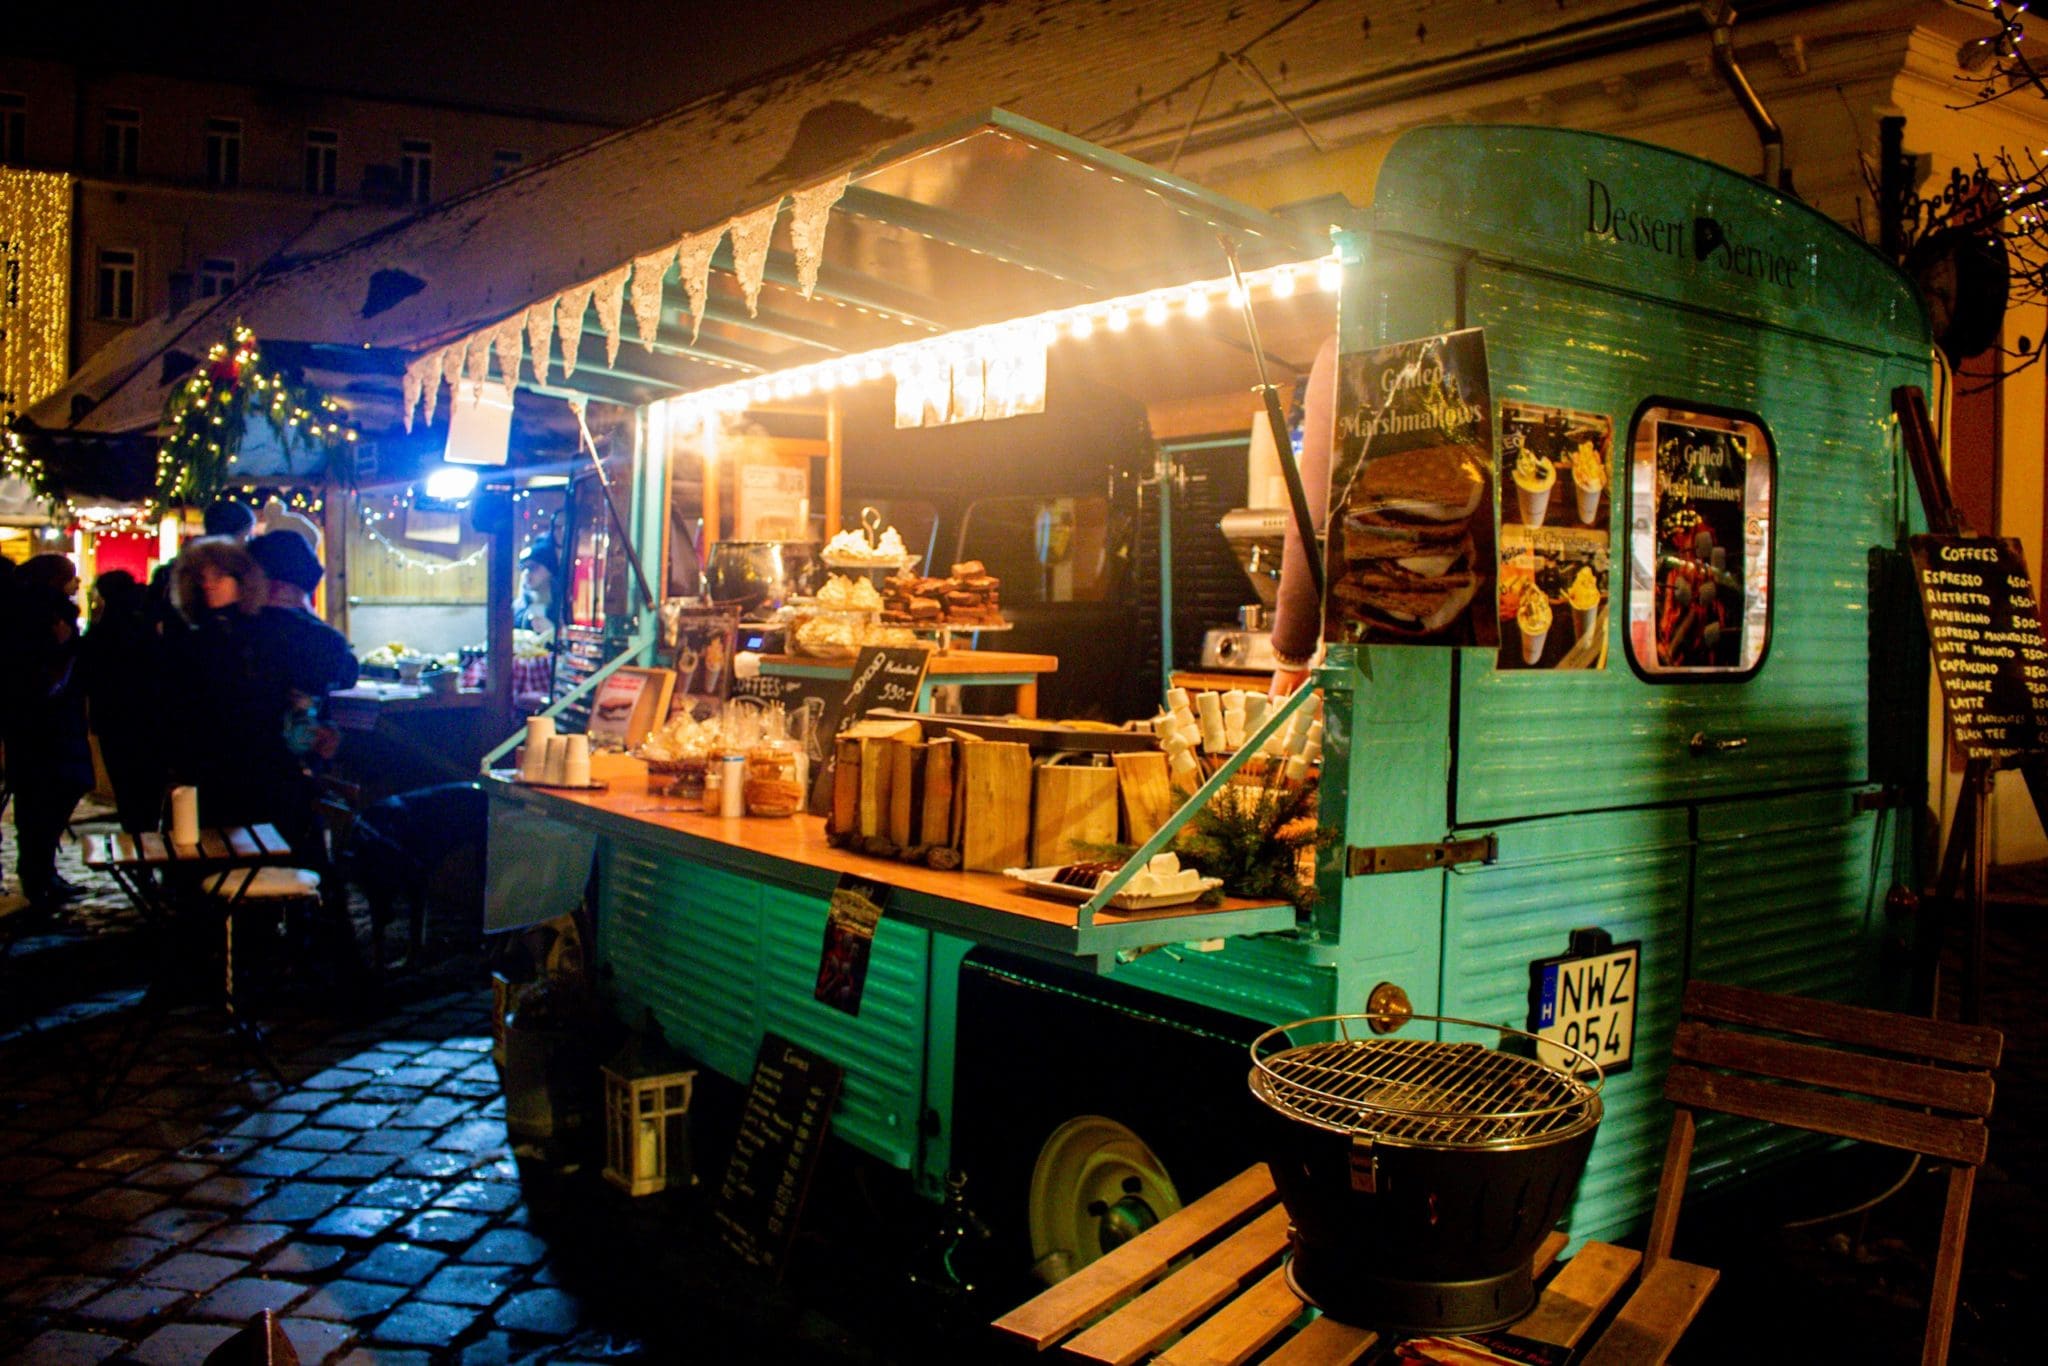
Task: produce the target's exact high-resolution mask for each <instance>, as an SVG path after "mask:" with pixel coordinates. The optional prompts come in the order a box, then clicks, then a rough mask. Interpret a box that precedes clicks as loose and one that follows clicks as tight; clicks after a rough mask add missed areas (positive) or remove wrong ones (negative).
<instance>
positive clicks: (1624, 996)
mask: <svg viewBox="0 0 2048 1366" xmlns="http://www.w3.org/2000/svg"><path fill="white" fill-rule="evenodd" d="M1642 965H1643V945H1642V941H1641V940H1636V941H1634V942H1632V943H1627V944H1616V943H1615V942H1614V941H1613V939H1612V937H1611V936H1609V935H1608V933H1607V931H1605V930H1601V929H1582V930H1573V931H1572V936H1571V947H1570V948H1569V949H1567V950H1566V951H1565V952H1564V953H1562V954H1559V955H1558V956H1557V957H1555V958H1539V959H1537V960H1536V961H1535V962H1533V963H1531V964H1529V1032H1530V1033H1532V1034H1534V1035H1536V1037H1537V1038H1538V1039H1539V1040H1540V1041H1541V1042H1539V1043H1538V1044H1537V1045H1536V1058H1537V1061H1539V1062H1542V1063H1545V1064H1547V1065H1549V1066H1551V1067H1557V1068H1562V1069H1565V1070H1571V1069H1572V1068H1574V1067H1577V1066H1579V1064H1578V1063H1577V1062H1576V1061H1575V1060H1574V1059H1573V1057H1572V1054H1571V1053H1570V1052H1569V1051H1567V1050H1569V1049H1577V1050H1578V1051H1579V1052H1581V1053H1583V1054H1585V1055H1586V1056H1587V1057H1589V1058H1591V1059H1592V1060H1593V1061H1594V1062H1596V1063H1598V1064H1600V1068H1601V1070H1602V1071H1603V1072H1605V1073H1606V1074H1608V1075H1610V1076H1611V1075H1613V1074H1614V1073H1616V1072H1626V1071H1627V1070H1628V1069H1629V1066H1630V1064H1631V1063H1632V1062H1633V1061H1634V1060H1635V1052H1636V1000H1637V997H1638V996H1640V994H1641V991H1640V987H1641V979H1642Z"/></svg>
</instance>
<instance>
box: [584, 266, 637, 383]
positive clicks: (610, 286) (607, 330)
mask: <svg viewBox="0 0 2048 1366" xmlns="http://www.w3.org/2000/svg"><path fill="white" fill-rule="evenodd" d="M632 273H633V266H632V263H631V262H628V263H627V264H625V265H623V266H620V267H619V268H618V269H617V270H613V271H607V272H605V273H604V274H603V275H600V276H598V277H597V292H596V294H594V295H593V296H592V298H591V302H593V303H595V304H596V305H597V321H598V325H599V326H600V327H602V328H604V363H605V364H606V365H607V366H613V365H617V364H618V363H619V317H620V315H621V314H622V313H624V311H625V308H626V277H627V276H628V275H630V274H632Z"/></svg>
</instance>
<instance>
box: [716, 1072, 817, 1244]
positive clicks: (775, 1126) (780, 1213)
mask: <svg viewBox="0 0 2048 1366" xmlns="http://www.w3.org/2000/svg"><path fill="white" fill-rule="evenodd" d="M841 1075H842V1073H841V1071H840V1068H839V1066H838V1064H836V1063H833V1062H830V1061H827V1060H826V1059H824V1058H821V1057H819V1056H818V1055H817V1054H815V1053H813V1052H811V1051H810V1050H809V1049H807V1048H802V1047H799V1046H798V1045H796V1044H793V1043H791V1042H790V1041H789V1040H788V1039H785V1038H783V1037H782V1036H781V1035H779V1034H768V1035H765V1036H764V1037H763V1038H762V1040H761V1050H760V1051H759V1052H758V1053H756V1054H755V1055H754V1079H753V1082H752V1084H750V1085H749V1086H748V1088H747V1100H746V1104H745V1106H744V1107H743V1108H742V1109H741V1111H740V1127H739V1133H738V1134H737V1135H736V1136H735V1137H734V1139H733V1145H732V1157H731V1158H730V1159H729V1160H728V1161H727V1162H726V1166H725V1179H724V1180H723V1181H721V1182H720V1183H719V1186H718V1203H717V1205H716V1207H715V1208H714V1209H713V1211H712V1217H713V1218H714V1219H715V1220H716V1221H717V1223H718V1230H719V1236H720V1237H721V1238H722V1239H723V1240H724V1241H725V1245H726V1246H727V1247H729V1248H731V1249H732V1250H733V1252H734V1253H736V1254H737V1255H738V1256H739V1258H740V1260H741V1261H744V1262H745V1263H747V1265H749V1266H757V1267H762V1268H764V1269H767V1270H771V1271H773V1272H775V1274H776V1275H778V1276H779V1275H781V1274H782V1267H783V1263H784V1262H785V1261H786V1260H787V1259H788V1256H789V1248H790V1244H791V1242H792V1241H794V1239H795V1238H796V1226H797V1219H798V1217H799V1216H800V1215H801V1214H802V1213H803V1206H804V1197H805V1196H807V1195H808V1194H809V1193H810V1188H811V1175H812V1173H813V1172H815V1171H816V1170H817V1167H818V1156H819V1154H820V1153H821V1152H822V1151H823V1149H824V1140H825V1130H826V1128H827V1126H828V1125H829V1124H830V1123H831V1120H832V1106H833V1104H834V1102H836V1101H837V1100H838V1098H839V1083H840V1078H841Z"/></svg>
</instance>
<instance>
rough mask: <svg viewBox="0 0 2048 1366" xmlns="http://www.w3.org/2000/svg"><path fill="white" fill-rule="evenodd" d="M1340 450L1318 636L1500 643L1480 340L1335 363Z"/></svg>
mask: <svg viewBox="0 0 2048 1366" xmlns="http://www.w3.org/2000/svg"><path fill="white" fill-rule="evenodd" d="M1333 455H1334V458H1333V459H1332V461H1331V468H1330V502H1329V508H1330V517H1329V535H1328V537H1327V540H1328V542H1329V545H1328V550H1327V552H1326V553H1327V555H1328V566H1329V576H1328V578H1329V596H1328V601H1326V602H1325V603H1324V605H1323V636H1324V639H1326V640H1329V641H1333V642H1340V643H1341V642H1367V643H1372V644H1396V645H1439V646H1441V645H1480V646H1485V647H1488V648H1491V647H1493V646H1495V645H1497V644H1499V641H1500V626H1499V621H1498V618H1497V617H1496V616H1495V613H1494V599H1493V586H1494V565H1495V553H1494V532H1493V469H1494V461H1493V407H1492V400H1491V397H1490V395H1489V392H1488V389H1487V378H1486V338H1485V334H1484V333H1483V332H1481V331H1480V330H1478V329H1476V328H1474V329H1470V330H1468V331H1464V332H1451V333H1447V334H1445V335H1443V336H1440V337H1427V338H1424V339H1422V340H1420V341H1410V342H1399V343H1396V344H1395V345H1392V346H1383V347H1379V348H1377V349H1375V350H1371V351H1364V352H1353V353H1350V354H1347V355H1343V356H1340V357H1338V363H1337V416H1336V442H1335V449H1334V453H1333Z"/></svg>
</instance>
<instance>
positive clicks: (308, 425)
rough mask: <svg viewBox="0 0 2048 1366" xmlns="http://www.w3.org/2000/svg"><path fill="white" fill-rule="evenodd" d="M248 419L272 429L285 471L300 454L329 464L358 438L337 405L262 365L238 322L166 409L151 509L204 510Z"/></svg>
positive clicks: (226, 474) (228, 471)
mask: <svg viewBox="0 0 2048 1366" xmlns="http://www.w3.org/2000/svg"><path fill="white" fill-rule="evenodd" d="M252 419H262V420H265V421H267V422H269V424H270V425H271V427H272V428H273V429H275V431H276V433H277V439H278V444H279V445H280V446H281V447H282V448H283V450H284V458H285V465H286V467H287V468H291V467H292V466H293V464H294V461H295V460H296V459H297V458H298V457H301V456H304V457H308V458H309V459H310V458H311V457H313V456H315V455H324V456H327V457H328V458H329V459H330V461H331V460H332V459H333V457H334V456H336V455H339V454H342V453H344V452H346V451H347V450H348V449H349V447H350V446H351V445H352V444H353V443H354V442H355V440H356V430H355V428H354V426H353V425H351V424H350V423H349V421H348V419H347V418H346V417H345V416H344V415H343V413H342V409H341V405H340V404H338V403H336V402H335V401H334V400H333V399H331V398H327V397H325V396H324V395H322V394H321V393H320V392H319V391H318V390H316V389H315V388H313V386H311V385H309V384H306V383H304V382H299V381H293V380H289V379H287V378H286V377H285V376H284V374H283V372H281V371H277V370H269V371H266V370H264V369H263V355H262V353H261V352H260V351H258V350H257V349H256V334H255V333H254V332H252V331H250V330H249V329H248V328H247V327H244V326H243V325H242V324H240V323H236V324H235V329H234V334H233V338H232V340H231V341H226V342H216V343H214V345H213V346H212V348H211V349H209V350H208V352H207V353H206V362H205V363H204V364H203V365H201V366H200V367H199V368H198V369H197V370H195V371H193V372H192V377H191V378H190V379H187V380H186V381H185V382H184V383H183V384H181V385H179V386H178V387H177V389H176V390H174V391H173V392H172V394H171V397H170V401H169V402H168V403H167V404H165V406H164V425H165V426H166V428H168V432H167V434H166V435H165V436H164V438H163V443H162V445H161V446H160V447H159V448H158V450H157V457H156V493H155V496H154V497H153V499H152V500H151V506H150V511H151V512H152V513H160V512H162V511H164V510H166V509H168V508H172V507H180V506H183V507H204V506H205V505H206V504H208V503H210V502H212V501H213V500H214V499H215V498H216V497H218V496H219V494H220V492H221V490H222V489H224V488H225V487H226V486H227V484H228V481H229V480H230V479H231V478H234V477H236V475H237V473H238V472H237V471H236V470H235V469H234V468H233V467H234V465H235V463H236V461H237V459H238V458H239V452H240V451H241V448H242V441H243V439H244V438H245V437H246V436H247V435H248V432H249V426H250V422H251V420H252ZM340 472H341V473H344V474H345V473H346V472H345V471H340Z"/></svg>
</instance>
